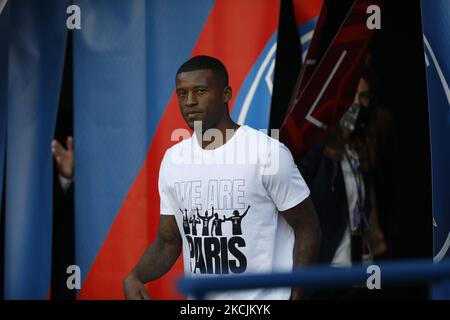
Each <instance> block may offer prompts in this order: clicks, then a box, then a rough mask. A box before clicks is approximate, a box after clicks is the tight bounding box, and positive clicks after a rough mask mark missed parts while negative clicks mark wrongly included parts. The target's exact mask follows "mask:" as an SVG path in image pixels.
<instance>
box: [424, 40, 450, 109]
mask: <svg viewBox="0 0 450 320" xmlns="http://www.w3.org/2000/svg"><path fill="white" fill-rule="evenodd" d="M423 42H424V43H425V46H426V47H427V49H428V51H429V52H430V56H431V59H432V60H433V63H434V66H435V67H436V71H437V73H438V75H439V79H440V80H441V83H442V87H443V88H444V92H445V95H446V96H447V102H448V105H449V106H450V89H449V88H448V84H447V81H446V80H445V77H444V74H443V73H442V69H441V67H440V66H439V63H438V61H437V59H436V56H435V55H434V52H433V49H431V46H430V43H429V42H428V40H427V37H426V36H425V34H424V35H423Z"/></svg>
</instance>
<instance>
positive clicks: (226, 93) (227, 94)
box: [223, 86, 233, 103]
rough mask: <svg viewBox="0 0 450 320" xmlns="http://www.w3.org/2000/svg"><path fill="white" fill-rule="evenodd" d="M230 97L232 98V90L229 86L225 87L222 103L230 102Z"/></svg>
mask: <svg viewBox="0 0 450 320" xmlns="http://www.w3.org/2000/svg"><path fill="white" fill-rule="evenodd" d="M232 97H233V90H231V87H230V86H226V87H225V89H223V103H228V102H230V100H231V98H232Z"/></svg>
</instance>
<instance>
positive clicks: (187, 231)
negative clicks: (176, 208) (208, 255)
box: [180, 209, 191, 234]
mask: <svg viewBox="0 0 450 320" xmlns="http://www.w3.org/2000/svg"><path fill="white" fill-rule="evenodd" d="M180 212H181V214H182V215H183V230H184V234H190V233H191V230H190V228H189V221H188V216H187V209H184V212H185V214H183V210H181V209H180Z"/></svg>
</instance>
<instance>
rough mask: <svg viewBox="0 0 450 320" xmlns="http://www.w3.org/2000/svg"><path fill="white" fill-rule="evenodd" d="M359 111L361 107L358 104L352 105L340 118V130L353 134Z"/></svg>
mask: <svg viewBox="0 0 450 320" xmlns="http://www.w3.org/2000/svg"><path fill="white" fill-rule="evenodd" d="M360 110H361V106H360V105H359V104H356V103H355V104H352V105H351V106H350V108H349V109H348V110H347V112H346V113H344V115H343V116H342V118H341V122H340V125H341V127H342V128H344V129H347V130H349V131H350V132H353V131H354V130H355V128H356V123H357V121H358V116H359V113H360Z"/></svg>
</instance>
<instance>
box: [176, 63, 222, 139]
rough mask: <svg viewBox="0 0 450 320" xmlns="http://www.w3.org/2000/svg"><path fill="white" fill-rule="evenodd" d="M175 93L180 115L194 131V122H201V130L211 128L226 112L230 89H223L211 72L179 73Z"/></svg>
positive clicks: (219, 80) (220, 82)
mask: <svg viewBox="0 0 450 320" xmlns="http://www.w3.org/2000/svg"><path fill="white" fill-rule="evenodd" d="M176 93H177V96H178V104H179V106H180V111H181V114H182V115H183V117H184V120H185V121H186V123H187V124H188V126H189V127H190V128H191V129H194V121H202V129H203V130H207V129H210V128H213V127H215V126H216V125H217V124H218V123H219V122H220V120H222V118H223V117H224V116H225V115H226V114H227V112H228V110H227V103H228V101H229V100H230V99H231V89H230V87H225V86H224V84H223V83H222V81H221V79H218V77H216V76H215V75H214V73H213V71H212V70H208V69H205V70H195V71H189V72H181V73H179V74H178V75H177V78H176Z"/></svg>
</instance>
